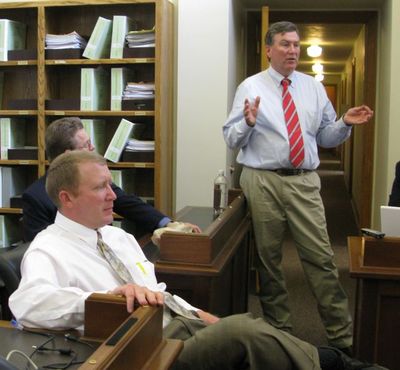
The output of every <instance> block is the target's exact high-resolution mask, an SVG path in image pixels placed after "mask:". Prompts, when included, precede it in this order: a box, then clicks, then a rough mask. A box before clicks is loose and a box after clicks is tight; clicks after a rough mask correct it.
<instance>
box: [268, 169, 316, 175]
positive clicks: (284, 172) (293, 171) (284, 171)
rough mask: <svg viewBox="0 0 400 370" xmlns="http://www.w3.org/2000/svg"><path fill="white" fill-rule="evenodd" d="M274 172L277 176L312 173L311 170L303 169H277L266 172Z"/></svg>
mask: <svg viewBox="0 0 400 370" xmlns="http://www.w3.org/2000/svg"><path fill="white" fill-rule="evenodd" d="M268 171H272V172H275V173H276V174H277V175H279V176H297V175H302V174H304V173H308V172H312V171H313V170H306V169H303V168H277V169H275V170H268Z"/></svg>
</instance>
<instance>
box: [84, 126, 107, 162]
mask: <svg viewBox="0 0 400 370" xmlns="http://www.w3.org/2000/svg"><path fill="white" fill-rule="evenodd" d="M81 121H82V124H83V128H84V129H85V131H86V132H87V133H88V135H89V137H90V141H91V142H92V145H93V146H94V147H95V150H96V152H97V153H99V154H101V155H104V152H105V150H106V121H105V120H104V119H86V118H85V119H81Z"/></svg>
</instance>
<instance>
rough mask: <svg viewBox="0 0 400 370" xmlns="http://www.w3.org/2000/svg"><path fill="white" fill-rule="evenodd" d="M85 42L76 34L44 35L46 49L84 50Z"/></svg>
mask: <svg viewBox="0 0 400 370" xmlns="http://www.w3.org/2000/svg"><path fill="white" fill-rule="evenodd" d="M86 45H87V41H86V40H85V39H84V38H83V37H82V36H80V35H79V34H78V33H77V32H75V31H73V32H70V33H67V34H65V35H52V34H47V35H46V49H84V48H85V47H86Z"/></svg>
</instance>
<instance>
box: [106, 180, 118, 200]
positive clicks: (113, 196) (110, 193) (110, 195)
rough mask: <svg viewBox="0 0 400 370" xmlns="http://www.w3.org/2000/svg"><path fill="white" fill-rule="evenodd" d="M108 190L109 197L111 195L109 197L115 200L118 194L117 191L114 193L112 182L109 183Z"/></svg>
mask: <svg viewBox="0 0 400 370" xmlns="http://www.w3.org/2000/svg"><path fill="white" fill-rule="evenodd" d="M107 187H108V188H107V190H108V194H107V195H108V197H109V199H110V200H115V199H116V198H117V196H116V195H115V193H114V190H113V189H112V187H111V184H108V185H107Z"/></svg>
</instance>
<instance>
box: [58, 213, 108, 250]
mask: <svg viewBox="0 0 400 370" xmlns="http://www.w3.org/2000/svg"><path fill="white" fill-rule="evenodd" d="M54 224H55V225H57V226H58V227H60V228H61V229H63V230H64V231H66V232H67V233H70V234H71V235H76V236H77V237H78V238H79V239H82V240H83V241H85V242H86V243H88V244H89V245H91V246H96V245H97V232H96V230H95V229H91V228H89V227H86V226H83V225H81V224H79V223H78V222H75V221H73V220H71V219H70V218H68V217H65V216H64V215H63V214H62V213H60V212H59V211H58V212H57V215H56V219H55V221H54ZM101 229H102V228H99V229H98V230H99V231H100V233H101Z"/></svg>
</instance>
